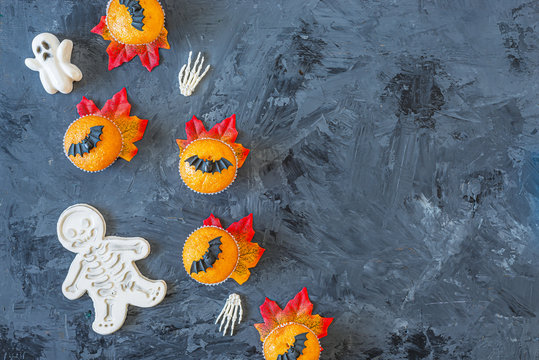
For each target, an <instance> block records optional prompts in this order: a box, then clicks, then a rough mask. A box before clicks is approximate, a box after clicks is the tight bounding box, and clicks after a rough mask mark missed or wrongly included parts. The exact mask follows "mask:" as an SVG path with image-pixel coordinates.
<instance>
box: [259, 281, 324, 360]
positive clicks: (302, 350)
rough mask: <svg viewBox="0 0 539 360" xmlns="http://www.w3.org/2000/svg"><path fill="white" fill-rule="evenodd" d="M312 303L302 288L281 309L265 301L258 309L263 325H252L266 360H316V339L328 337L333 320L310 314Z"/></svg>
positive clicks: (317, 344)
mask: <svg viewBox="0 0 539 360" xmlns="http://www.w3.org/2000/svg"><path fill="white" fill-rule="evenodd" d="M312 311H313V304H312V303H311V301H310V300H309V294H307V289H306V288H303V290H301V291H300V292H299V293H298V294H297V295H296V297H294V299H292V300H290V301H289V302H288V304H286V307H285V308H284V310H281V308H280V307H279V305H277V303H275V301H272V300H269V299H268V298H266V300H265V301H264V304H262V305H261V306H260V313H261V314H262V318H263V319H264V323H262V324H255V328H256V329H257V330H258V332H259V333H260V341H262V342H263V350H264V358H265V359H266V360H318V359H319V358H320V352H321V351H322V347H321V346H320V342H319V341H318V339H320V338H322V337H324V336H326V335H327V329H328V327H329V324H331V322H332V321H333V318H323V317H321V316H320V315H312Z"/></svg>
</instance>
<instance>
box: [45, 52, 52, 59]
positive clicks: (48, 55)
mask: <svg viewBox="0 0 539 360" xmlns="http://www.w3.org/2000/svg"><path fill="white" fill-rule="evenodd" d="M50 57H51V56H50V54H49V53H43V60H47V59H48V58H50Z"/></svg>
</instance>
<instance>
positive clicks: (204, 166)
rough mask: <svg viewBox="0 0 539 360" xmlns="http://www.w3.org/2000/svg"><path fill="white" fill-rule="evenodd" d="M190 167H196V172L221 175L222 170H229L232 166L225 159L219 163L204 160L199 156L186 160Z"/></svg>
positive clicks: (221, 159) (218, 161)
mask: <svg viewBox="0 0 539 360" xmlns="http://www.w3.org/2000/svg"><path fill="white" fill-rule="evenodd" d="M185 162H187V163H189V165H191V166H194V167H195V169H196V170H200V171H202V172H203V173H212V174H213V173H216V172H219V173H221V171H222V170H225V169H228V168H229V167H231V166H234V165H232V163H231V162H230V161H228V160H227V159H225V158H220V159H219V160H217V161H213V160H202V159H201V158H199V157H198V155H193V156H191V157H190V158H189V159H187V160H185ZM196 170H195V171H196Z"/></svg>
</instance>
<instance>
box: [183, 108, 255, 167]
mask: <svg viewBox="0 0 539 360" xmlns="http://www.w3.org/2000/svg"><path fill="white" fill-rule="evenodd" d="M185 133H186V135H187V139H186V140H183V139H176V142H177V143H178V147H179V148H180V157H181V152H182V151H183V150H184V149H185V148H186V147H187V146H188V145H189V144H190V143H191V142H192V141H195V140H197V139H200V138H212V139H219V140H222V141H224V142H226V143H227V144H228V145H230V146H231V147H232V149H233V150H234V153H235V154H236V158H237V159H238V164H237V167H238V168H240V167H242V166H243V163H244V162H245V159H246V158H247V155H248V154H249V149H247V148H245V147H243V145H241V144H238V143H236V142H235V141H236V138H237V137H238V130H236V114H234V115H232V116H231V117H228V118H226V119H224V120H223V121H221V122H220V123H217V124H215V125H214V126H213V127H212V128H211V129H210V130H209V131H207V130H206V128H205V127H204V124H203V123H202V121H200V120H199V119H197V118H196V117H195V116H193V118H192V119H191V120H189V121H188V122H187V123H186V124H185Z"/></svg>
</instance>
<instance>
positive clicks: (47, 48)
mask: <svg viewBox="0 0 539 360" xmlns="http://www.w3.org/2000/svg"><path fill="white" fill-rule="evenodd" d="M72 50H73V42H72V41H71V40H67V39H65V40H63V41H62V42H61V43H60V41H58V38H57V37H56V36H54V35H53V34H49V33H42V34H39V35H37V36H36V37H35V38H34V40H33V41H32V51H33V52H34V56H35V58H27V59H25V60H24V63H25V64H26V66H27V67H29V68H30V69H31V70H34V71H39V78H40V79H41V84H42V85H43V87H44V88H45V91H46V92H48V93H49V94H55V93H57V92H58V91H60V92H61V93H63V94H68V93H70V92H71V90H73V81H79V80H80V79H82V72H81V71H80V70H79V68H78V67H76V66H75V65H73V64H71V51H72Z"/></svg>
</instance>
